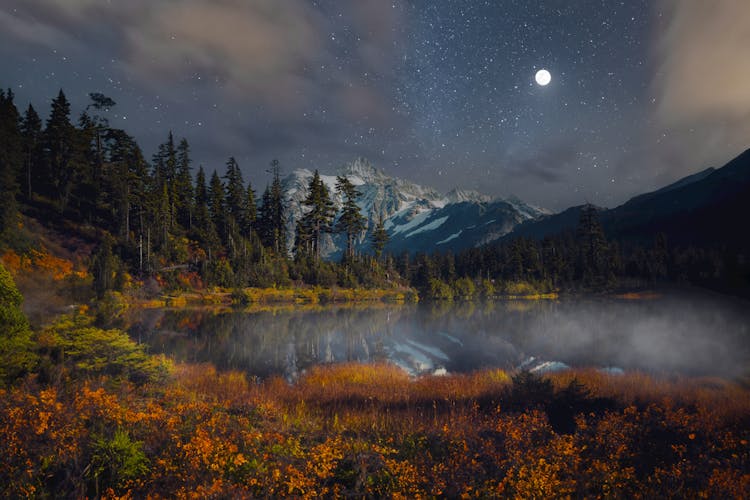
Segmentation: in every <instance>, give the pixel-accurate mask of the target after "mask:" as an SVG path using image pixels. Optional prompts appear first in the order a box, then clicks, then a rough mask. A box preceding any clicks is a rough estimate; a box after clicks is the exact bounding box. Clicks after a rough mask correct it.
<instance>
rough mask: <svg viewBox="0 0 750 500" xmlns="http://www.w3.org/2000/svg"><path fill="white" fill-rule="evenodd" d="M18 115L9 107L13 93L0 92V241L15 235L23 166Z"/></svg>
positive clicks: (11, 104)
mask: <svg viewBox="0 0 750 500" xmlns="http://www.w3.org/2000/svg"><path fill="white" fill-rule="evenodd" d="M18 124H19V115H18V110H17V109H16V105H15V104H14V103H13V92H12V91H11V90H10V89H8V92H7V93H5V92H2V91H0V200H2V201H0V239H2V240H8V239H10V237H11V235H12V234H13V233H15V226H16V224H17V222H18V221H17V219H18V204H17V201H16V196H17V195H18V192H19V189H18V183H17V182H16V179H17V178H18V172H19V171H20V170H21V165H22V162H23V152H22V150H21V132H20V131H19V128H18Z"/></svg>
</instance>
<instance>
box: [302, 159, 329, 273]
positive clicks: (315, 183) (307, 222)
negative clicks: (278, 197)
mask: <svg viewBox="0 0 750 500" xmlns="http://www.w3.org/2000/svg"><path fill="white" fill-rule="evenodd" d="M307 189H308V192H307V197H306V198H305V199H304V201H303V202H302V205H304V206H305V207H307V209H308V210H307V212H306V213H305V215H304V216H303V217H302V222H301V224H302V228H304V233H305V234H309V237H310V244H311V250H312V254H313V256H314V257H315V260H320V244H321V236H322V235H323V233H328V232H331V230H332V227H331V223H332V222H333V218H334V216H335V215H336V209H335V208H334V206H333V202H332V201H331V197H330V194H329V193H328V188H327V187H326V185H325V184H324V183H323V181H322V180H321V179H320V174H319V173H318V171H317V170H316V171H315V174H313V178H312V179H311V180H310V184H309V185H308V188H307Z"/></svg>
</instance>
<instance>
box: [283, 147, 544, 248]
mask: <svg viewBox="0 0 750 500" xmlns="http://www.w3.org/2000/svg"><path fill="white" fill-rule="evenodd" d="M319 175H320V178H321V180H322V181H323V182H324V183H325V184H326V187H327V188H328V190H329V192H330V194H331V199H332V201H333V203H334V205H335V206H336V208H337V209H339V208H340V207H341V203H342V201H343V200H342V199H341V197H340V195H339V194H338V193H337V192H336V189H335V185H336V176H337V175H338V176H344V177H346V178H348V179H349V180H350V181H351V182H352V184H354V185H355V186H357V189H358V190H359V191H360V192H361V195H360V197H359V199H358V201H357V203H358V205H359V207H360V209H361V211H362V215H363V216H365V218H366V219H367V220H366V228H365V230H364V231H362V233H361V234H360V235H359V238H357V247H358V249H359V250H360V251H367V250H368V247H369V242H368V236H369V234H370V233H371V232H372V230H373V229H374V227H375V225H376V224H377V221H378V220H379V219H380V218H382V219H383V221H384V224H385V228H386V231H387V232H388V234H389V237H390V241H389V243H388V246H387V247H386V251H389V252H391V253H401V252H404V251H407V252H409V253H417V252H428V253H429V252H433V251H436V250H453V251H456V250H460V249H463V248H469V247H472V246H479V245H482V244H486V243H490V242H492V241H494V240H495V239H497V238H500V237H501V236H502V235H504V234H506V233H507V232H509V231H510V230H512V229H513V227H515V226H516V225H517V224H519V223H520V222H522V221H525V220H527V219H530V218H535V217H539V216H541V215H543V214H546V213H549V212H547V211H546V210H544V209H540V208H538V207H534V206H532V205H528V204H526V203H524V202H523V201H521V200H520V199H518V198H515V197H511V198H494V199H493V198H492V197H491V196H489V195H486V194H483V193H479V192H477V191H473V190H468V189H462V188H458V187H457V188H454V189H452V190H450V191H448V192H447V193H445V194H443V193H440V192H439V191H437V190H436V189H434V188H432V187H429V186H422V185H420V184H416V183H414V182H411V181H409V180H406V179H401V178H398V177H392V176H390V175H388V174H387V173H386V172H385V171H383V170H382V169H379V168H376V167H375V166H374V165H372V163H370V162H369V161H368V160H367V159H365V158H361V157H360V158H357V159H355V160H354V161H353V162H350V163H348V164H346V165H343V166H341V167H340V168H339V169H337V170H336V174H335V175H329V174H327V173H322V172H321V173H319ZM312 176H313V172H312V171H311V170H309V169H296V170H294V171H292V172H291V173H290V174H289V175H287V176H286V177H284V179H282V187H283V191H284V199H285V202H286V204H287V207H288V208H287V236H288V241H289V242H290V243H291V242H293V241H294V228H295V226H296V223H297V221H298V220H300V218H301V217H302V216H303V214H304V209H303V200H304V199H305V197H306V195H307V186H308V184H309V182H310V179H312ZM459 236H461V238H460V239H459ZM344 247H345V241H344V239H343V237H342V236H341V235H336V234H326V235H324V237H323V241H322V245H321V255H322V256H323V257H325V258H328V259H335V258H338V257H339V256H340V255H341V252H342V250H343V248H344ZM290 249H291V248H290Z"/></svg>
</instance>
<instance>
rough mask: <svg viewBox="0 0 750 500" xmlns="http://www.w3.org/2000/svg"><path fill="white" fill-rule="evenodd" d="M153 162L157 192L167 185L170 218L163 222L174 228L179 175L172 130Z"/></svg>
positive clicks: (160, 146)
mask: <svg viewBox="0 0 750 500" xmlns="http://www.w3.org/2000/svg"><path fill="white" fill-rule="evenodd" d="M152 163H153V169H154V173H153V177H154V183H155V186H156V188H157V192H158V193H161V192H162V191H163V187H164V186H166V188H167V200H168V203H169V206H170V209H169V217H170V218H169V220H167V221H163V222H165V223H166V224H167V227H169V229H172V227H173V226H174V222H175V221H174V217H175V208H176V203H175V199H176V197H177V196H176V192H175V179H176V177H177V150H176V148H175V145H174V137H173V135H172V132H171V131H170V132H169V135H168V136H167V141H166V142H164V143H162V144H160V145H159V148H158V149H157V152H156V154H154V156H153V160H152ZM160 197H161V194H160ZM160 203H161V201H160ZM160 223H162V222H160Z"/></svg>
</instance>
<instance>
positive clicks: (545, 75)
mask: <svg viewBox="0 0 750 500" xmlns="http://www.w3.org/2000/svg"><path fill="white" fill-rule="evenodd" d="M534 78H535V79H536V83H538V84H539V85H541V86H542V87H544V86H545V85H547V84H548V83H549V82H550V80H552V75H550V74H549V71H547V70H546V69H540V70H539V71H537V72H536V75H535V76H534Z"/></svg>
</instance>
